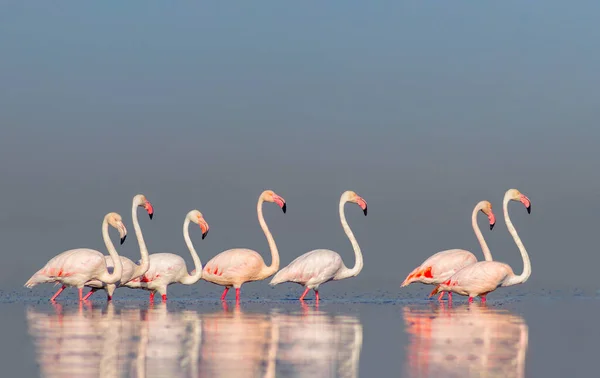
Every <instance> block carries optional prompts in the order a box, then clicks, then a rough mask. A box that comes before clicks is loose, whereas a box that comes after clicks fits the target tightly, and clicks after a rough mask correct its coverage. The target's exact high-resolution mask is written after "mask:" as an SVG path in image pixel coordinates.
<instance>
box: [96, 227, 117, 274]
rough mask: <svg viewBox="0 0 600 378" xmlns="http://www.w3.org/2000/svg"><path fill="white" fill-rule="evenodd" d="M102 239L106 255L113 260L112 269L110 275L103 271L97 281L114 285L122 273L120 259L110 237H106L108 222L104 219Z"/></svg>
mask: <svg viewBox="0 0 600 378" xmlns="http://www.w3.org/2000/svg"><path fill="white" fill-rule="evenodd" d="M102 238H103V239H104V244H105V245H106V249H107V250H108V254H109V255H110V257H111V258H112V260H113V267H114V268H113V272H112V273H109V272H108V269H106V270H104V271H103V272H102V273H101V274H100V277H98V279H99V280H100V281H102V282H104V283H107V284H114V283H117V282H118V281H119V280H120V279H121V274H122V273H123V264H122V263H121V259H120V258H119V254H118V253H117V250H116V249H115V246H114V245H113V242H112V240H110V235H108V221H107V220H106V219H104V222H102Z"/></svg>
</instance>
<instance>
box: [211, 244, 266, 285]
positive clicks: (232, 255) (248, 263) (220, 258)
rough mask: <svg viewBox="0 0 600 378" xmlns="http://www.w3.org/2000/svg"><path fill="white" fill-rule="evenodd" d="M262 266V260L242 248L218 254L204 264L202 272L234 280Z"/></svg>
mask: <svg viewBox="0 0 600 378" xmlns="http://www.w3.org/2000/svg"><path fill="white" fill-rule="evenodd" d="M263 265H264V261H263V258H262V257H261V256H260V255H259V254H258V252H256V251H253V250H250V249H242V248H240V249H229V250H227V251H223V252H221V253H219V254H218V255H216V256H215V257H213V258H212V259H211V260H210V261H209V262H208V263H206V266H205V267H204V272H205V273H208V274H212V275H215V276H219V277H223V278H230V279H234V278H237V277H240V276H245V275H247V274H248V273H250V272H253V271H254V270H257V269H258V270H260V269H261V268H262V266H263Z"/></svg>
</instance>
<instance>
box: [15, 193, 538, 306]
mask: <svg viewBox="0 0 600 378" xmlns="http://www.w3.org/2000/svg"><path fill="white" fill-rule="evenodd" d="M511 201H517V202H521V203H522V204H523V205H524V206H525V208H526V209H527V212H528V213H530V212H531V201H530V200H529V198H528V197H527V196H525V195H524V194H522V193H521V192H520V191H518V190H517V189H509V190H508V191H507V192H506V193H505V195H504V200H503V202H502V205H503V212H504V219H505V222H506V226H507V228H508V231H509V233H510V234H511V236H512V237H513V239H514V241H515V243H516V244H517V247H518V249H519V251H520V253H521V257H522V259H523V266H524V268H523V272H522V273H521V274H520V275H516V274H515V273H514V272H513V270H512V268H511V267H510V266H509V265H507V264H505V263H501V262H498V261H494V260H493V259H492V254H491V252H490V249H489V247H488V245H487V243H486V241H485V239H484V237H483V234H482V232H481V230H480V228H479V226H478V223H477V216H478V214H479V213H480V212H481V213H483V214H485V215H486V216H487V218H488V221H489V226H490V230H491V229H493V228H494V225H495V224H496V217H495V215H494V213H493V211H492V204H491V203H490V202H488V201H481V202H479V203H478V204H477V205H476V206H475V208H474V209H473V213H472V217H471V221H472V227H473V231H474V232H475V236H476V237H477V240H478V241H479V244H480V246H481V249H482V252H483V256H484V261H478V260H477V257H476V256H475V255H474V254H473V253H472V252H469V251H467V250H464V249H449V250H445V251H441V252H438V253H436V254H434V255H432V256H431V257H430V258H428V259H427V260H425V261H424V262H423V263H422V264H421V265H419V266H418V267H417V268H415V269H413V270H412V271H411V272H410V273H409V274H408V276H407V277H406V279H405V280H404V281H403V283H402V285H401V287H405V286H407V285H410V284H412V283H417V282H418V283H422V284H426V285H435V288H434V289H433V291H432V292H431V294H430V297H431V296H433V295H436V294H438V293H440V295H439V297H438V300H442V299H443V296H444V294H445V293H448V300H449V301H451V300H452V294H453V293H454V294H458V295H462V296H468V298H469V299H468V300H469V302H472V301H473V298H475V297H479V298H480V299H481V301H482V302H485V301H486V296H487V294H489V293H491V292H492V291H495V290H496V289H498V288H499V287H503V286H513V285H518V284H522V283H524V282H526V281H527V279H528V278H529V276H530V275H531V262H530V260H529V255H528V254H527V251H526V250H525V247H524V245H523V242H522V241H521V239H520V238H519V235H518V234H517V231H516V229H515V227H514V226H513V224H512V222H511V220H510V217H509V215H508V204H509V202H511ZM265 202H270V203H274V204H276V205H277V206H279V207H280V208H281V210H282V211H283V213H284V214H285V213H286V209H287V203H286V201H285V199H283V197H281V196H280V195H278V194H276V193H275V192H274V191H272V190H265V191H264V192H262V193H261V194H260V196H259V198H258V203H257V205H256V211H257V215H258V223H259V225H260V227H261V229H262V231H263V233H264V234H265V237H266V239H267V243H268V245H269V250H270V253H271V263H270V265H267V264H266V263H265V261H264V260H263V258H262V256H261V255H260V254H259V253H258V252H256V251H253V250H250V249H246V248H235V249H228V250H226V251H223V252H221V253H219V254H218V255H216V256H215V257H213V258H212V259H210V260H209V261H208V263H206V265H205V266H204V267H203V266H202V262H201V260H200V257H199V256H198V253H197V252H196V249H195V248H194V245H193V243H192V240H191V238H190V233H189V226H190V223H194V224H197V225H198V226H199V227H200V231H201V235H202V239H204V238H205V237H206V235H207V234H208V231H209V225H208V222H207V221H206V219H205V218H204V215H202V213H201V212H200V211H198V210H191V211H190V212H188V213H187V214H186V216H185V219H184V223H183V237H184V240H185V244H186V246H187V248H188V250H189V252H190V254H191V257H192V260H193V262H194V269H193V270H192V272H191V273H188V270H187V267H186V264H185V261H184V259H183V258H182V257H181V256H180V255H177V254H174V253H152V254H150V253H149V252H148V249H147V247H146V243H145V241H144V237H143V235H142V230H141V227H140V224H139V221H138V216H137V211H138V209H139V208H143V209H144V210H146V212H147V213H148V215H149V217H150V219H152V217H153V214H154V207H153V206H152V204H151V203H150V201H149V200H148V199H147V198H146V196H144V195H143V194H138V195H136V196H135V197H133V202H132V208H131V217H132V221H133V227H134V230H135V234H136V238H137V241H138V245H139V248H140V260H139V261H138V263H134V262H133V261H131V260H130V259H128V258H126V257H124V256H120V255H119V254H118V252H117V250H116V248H115V246H114V244H113V242H112V241H111V238H110V235H109V227H108V226H111V227H113V228H114V229H116V230H117V231H118V232H119V237H120V242H121V244H123V242H124V241H125V239H126V236H127V229H126V227H125V225H124V223H123V220H122V217H121V216H120V215H119V214H118V213H115V212H111V213H108V214H106V216H105V217H104V220H103V222H102V237H103V240H104V244H105V246H106V249H107V251H108V255H107V256H105V255H104V254H103V253H102V252H99V251H96V250H92V249H88V248H78V249H71V250H68V251H65V252H62V253H60V254H59V255H57V256H55V257H53V258H52V259H50V260H49V261H48V262H47V263H46V265H44V266H43V267H42V268H41V269H40V270H38V271H37V272H36V273H35V274H34V275H33V276H32V277H31V278H30V279H29V280H28V281H27V282H26V283H25V286H26V287H28V288H32V287H34V286H35V285H38V284H42V283H54V284H56V285H60V289H59V290H58V291H57V292H56V293H55V294H54V295H53V296H52V297H51V298H50V300H51V301H53V302H54V301H55V300H56V299H57V297H58V296H59V295H60V294H61V293H62V292H63V291H64V290H65V289H66V288H67V287H76V288H77V289H78V291H79V300H80V301H87V300H88V299H89V298H90V296H91V295H92V294H94V293H95V292H96V291H98V290H104V291H106V295H107V300H108V301H110V300H112V297H113V294H114V292H115V290H116V289H117V288H121V287H126V288H130V289H141V290H147V291H149V292H150V302H151V303H152V302H153V301H154V296H155V294H156V293H158V294H159V295H160V296H161V299H162V301H163V302H166V301H167V287H168V286H169V285H172V284H176V283H178V284H182V285H193V284H195V283H197V282H198V281H200V280H201V279H202V280H204V281H207V282H211V283H213V284H216V285H219V286H223V287H224V290H223V294H222V296H221V300H222V301H225V299H226V296H227V293H228V291H229V289H230V288H232V287H233V288H235V292H236V295H235V299H236V303H239V302H240V291H241V287H242V285H243V284H245V283H247V282H252V281H261V280H265V279H267V278H269V277H271V276H273V278H272V279H271V281H270V285H271V286H276V285H278V284H282V283H285V282H293V283H297V284H299V285H302V286H303V287H304V292H303V293H302V295H301V296H300V298H299V299H300V301H304V300H305V297H306V295H307V294H308V293H309V291H310V290H313V291H314V293H315V301H316V302H317V303H318V301H319V299H320V298H319V287H320V285H322V284H324V283H327V282H329V281H337V280H343V279H346V278H350V277H354V276H357V275H358V274H359V273H360V272H361V270H362V268H363V256H362V252H361V249H360V246H359V244H358V241H357V240H356V238H355V236H354V234H353V233H352V230H351V229H350V226H349V225H348V222H347V220H346V214H345V205H346V203H354V204H356V205H358V206H359V207H360V208H361V210H362V211H363V214H364V215H365V216H366V215H367V201H366V200H365V199H364V198H362V197H361V196H359V195H358V194H356V193H355V192H353V191H346V192H344V193H342V195H341V198H340V201H339V216H340V222H341V224H342V228H343V230H344V232H345V234H346V236H347V237H348V239H349V240H350V244H351V245H352V249H353V251H354V266H353V267H352V268H348V267H347V266H346V265H345V264H344V262H343V260H342V257H341V256H340V255H339V254H338V253H337V252H334V251H331V250H328V249H315V250H312V251H310V252H307V253H305V254H303V255H301V256H299V257H297V258H296V259H295V260H293V261H292V262H291V263H290V264H289V265H287V266H286V267H284V268H282V269H281V270H280V269H279V265H280V258H279V250H278V249H277V245H276V243H275V239H274V237H273V235H272V233H271V231H270V230H269V227H268V226H267V223H266V222H265V219H264V216H263V204H264V203H265ZM84 287H89V288H90V291H89V292H88V293H87V294H86V295H85V296H84V295H83V288H84Z"/></svg>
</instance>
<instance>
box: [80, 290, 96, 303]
mask: <svg viewBox="0 0 600 378" xmlns="http://www.w3.org/2000/svg"><path fill="white" fill-rule="evenodd" d="M95 292H96V289H92V290H90V292H89V293H87V294H86V296H85V297H83V300H84V301H87V300H88V298H89V297H91V296H92V294H94V293H95Z"/></svg>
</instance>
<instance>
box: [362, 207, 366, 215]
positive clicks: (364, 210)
mask: <svg viewBox="0 0 600 378" xmlns="http://www.w3.org/2000/svg"><path fill="white" fill-rule="evenodd" d="M363 213H364V214H365V216H367V208H366V207H365V208H364V209H363Z"/></svg>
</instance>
